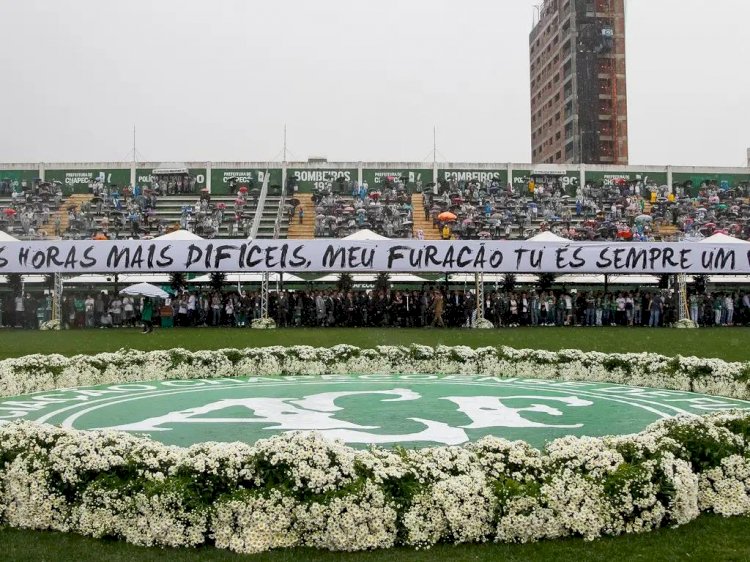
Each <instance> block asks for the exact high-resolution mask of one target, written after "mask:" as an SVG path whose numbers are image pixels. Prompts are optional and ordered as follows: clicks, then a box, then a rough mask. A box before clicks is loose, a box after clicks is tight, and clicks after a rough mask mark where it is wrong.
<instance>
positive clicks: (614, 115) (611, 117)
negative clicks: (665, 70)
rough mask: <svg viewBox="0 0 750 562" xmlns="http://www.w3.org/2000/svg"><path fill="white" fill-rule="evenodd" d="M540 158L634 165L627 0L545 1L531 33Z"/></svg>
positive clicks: (535, 148)
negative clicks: (630, 147) (627, 73)
mask: <svg viewBox="0 0 750 562" xmlns="http://www.w3.org/2000/svg"><path fill="white" fill-rule="evenodd" d="M529 43H530V60H531V80H530V84H531V149H532V152H531V155H532V161H533V162H534V163H574V164H579V163H583V164H613V165H622V164H627V163H628V103H627V91H626V80H625V0H545V1H544V2H543V4H542V5H541V7H540V8H539V14H538V21H537V22H536V24H535V26H534V29H533V30H532V31H531V35H530V36H529Z"/></svg>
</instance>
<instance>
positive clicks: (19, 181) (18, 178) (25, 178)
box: [0, 170, 39, 191]
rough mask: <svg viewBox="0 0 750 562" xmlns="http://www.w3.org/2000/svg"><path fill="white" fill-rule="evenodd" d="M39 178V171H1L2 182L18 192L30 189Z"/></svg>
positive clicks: (0, 179)
mask: <svg viewBox="0 0 750 562" xmlns="http://www.w3.org/2000/svg"><path fill="white" fill-rule="evenodd" d="M38 177H39V170H0V182H3V183H4V184H6V185H7V188H9V189H15V190H17V191H23V190H25V189H27V188H30V187H31V186H32V185H34V180H35V179H37V178H38Z"/></svg>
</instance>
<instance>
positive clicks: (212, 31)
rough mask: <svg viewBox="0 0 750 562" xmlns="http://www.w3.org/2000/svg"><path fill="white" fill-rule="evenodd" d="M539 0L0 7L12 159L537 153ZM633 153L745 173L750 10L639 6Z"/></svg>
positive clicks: (739, 6) (739, 5)
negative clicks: (532, 41) (534, 104)
mask: <svg viewBox="0 0 750 562" xmlns="http://www.w3.org/2000/svg"><path fill="white" fill-rule="evenodd" d="M538 1H541V0H464V1H457V0H451V1H448V0H356V1H355V0H202V1H197V0H179V1H177V0H127V1H119V0H118V1H113V0H0V21H1V22H2V30H3V48H2V49H0V65H1V68H2V72H1V73H0V76H1V77H2V78H1V79H2V88H0V126H1V127H2V134H1V135H0V161H2V162H38V161H46V162H54V161H58V162H59V161H119V160H123V159H129V158H130V157H131V155H130V154H129V152H130V151H131V150H132V127H133V124H136V126H137V145H138V153H139V159H142V160H154V161H170V160H211V161H234V160H242V161H249V160H253V161H255V160H267V159H281V150H282V147H283V127H284V124H285V123H286V124H287V127H288V147H289V159H290V160H291V159H294V158H296V159H302V160H305V159H307V158H308V157H310V156H325V157H327V158H328V159H329V160H331V161H334V160H335V161H344V160H347V161H349V160H351V161H359V160H364V161H377V160H390V161H401V160H407V161H416V162H419V161H423V160H425V161H426V160H429V161H431V160H432V131H433V125H434V126H436V127H437V139H438V151H439V156H438V159H439V160H444V161H466V162H507V161H514V162H528V161H530V157H531V149H530V146H529V144H530V141H529V92H528V88H529V85H528V84H529V69H528V33H529V31H530V29H531V26H532V15H533V7H532V6H533V5H534V4H535V3H537V2H538ZM627 18H628V20H627V25H628V32H627V33H628V37H627V40H628V95H629V119H630V162H631V163H632V164H674V165H717V166H718V165H721V166H738V165H744V164H745V153H746V148H747V147H750V71H749V70H748V68H750V40H749V39H748V37H749V36H748V30H749V29H750V28H749V27H748V22H750V2H748V1H747V0H629V4H628V13H627Z"/></svg>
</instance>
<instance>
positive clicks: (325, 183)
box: [287, 168, 359, 193]
mask: <svg viewBox="0 0 750 562" xmlns="http://www.w3.org/2000/svg"><path fill="white" fill-rule="evenodd" d="M358 176H359V171H358V170H357V169H356V168H351V169H348V170H344V169H322V168H320V169H318V168H315V169H310V168H307V169H291V170H288V171H287V181H290V180H291V181H292V182H293V183H294V184H295V185H296V186H297V190H298V191H299V192H301V193H312V192H313V191H316V190H322V189H335V187H336V185H337V184H339V183H343V184H345V185H346V187H347V188H348V186H349V184H350V182H352V181H354V182H356V181H357V180H358Z"/></svg>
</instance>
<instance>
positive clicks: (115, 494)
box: [0, 345, 750, 553]
mask: <svg viewBox="0 0 750 562" xmlns="http://www.w3.org/2000/svg"><path fill="white" fill-rule="evenodd" d="M352 372H357V373H361V374H366V373H393V372H399V373H405V374H406V373H428V374H434V373H450V374H457V375H460V374H486V375H490V376H524V377H535V378H541V379H552V378H556V379H564V380H591V381H608V382H612V383H625V384H635V385H645V384H648V385H649V386H659V387H663V388H673V389H680V390H683V389H685V390H688V389H693V390H700V391H701V392H707V393H711V394H717V395H728V396H732V397H735V398H748V397H750V390H749V389H748V379H749V378H750V366H749V365H748V364H747V363H727V362H723V361H719V360H716V359H699V358H685V357H676V358H668V357H663V356H659V355H654V354H646V353H644V354H610V355H608V354H602V353H594V352H591V353H585V352H581V351H574V350H563V351H559V352H550V351H534V350H516V349H511V348H506V347H502V348H482V349H470V348H468V347H444V346H439V347H437V348H430V347H425V346H413V347H379V348H377V349H375V350H368V349H359V348H356V347H353V346H348V345H339V346H335V347H332V348H329V349H323V348H312V347H307V346H296V347H290V348H282V347H269V348H263V349H242V350H239V349H225V350H218V351H197V352H190V351H186V350H182V349H174V350H168V351H153V352H140V351H125V350H121V351H118V352H116V353H107V354H101V355H96V356H76V357H71V358H66V357H62V356H58V355H52V356H41V355H33V356H28V357H23V358H19V359H8V360H5V361H1V362H0V395H6V396H10V395H18V394H24V393H30V392H37V391H43V390H50V389H54V388H63V387H71V386H82V385H98V384H106V383H127V382H134V381H142V380H163V379H167V378H171V379H174V378H181V379H188V378H205V377H206V376H207V374H210V375H209V376H214V377H227V376H249V375H250V376H252V375H262V376H275V375H301V374H322V373H326V374H345V373H352ZM749 427H750V414H747V413H742V412H722V413H718V414H711V415H708V416H704V417H684V418H673V419H668V420H662V421H660V422H657V423H655V424H652V425H651V426H649V427H648V428H647V429H646V430H645V431H643V432H642V433H640V434H637V435H630V436H618V437H605V438H589V437H586V438H578V437H564V438H561V439H557V440H555V441H553V442H551V443H549V444H548V445H547V446H546V447H545V448H544V449H543V450H538V449H535V448H533V447H531V446H530V445H528V444H527V443H524V442H521V441H517V442H509V441H506V440H503V439H498V438H495V437H485V438H483V439H481V440H479V441H477V442H475V443H470V444H467V445H465V446H462V447H435V448H429V449H422V450H408V451H407V450H399V449H396V450H385V449H380V448H373V449H370V450H365V451H361V450H354V449H352V448H350V447H347V446H345V445H343V444H341V443H338V442H331V441H327V440H325V439H323V438H322V437H321V436H320V435H318V434H315V433H292V434H285V435H281V436H277V437H273V438H271V439H267V440H261V441H258V442H257V443H255V444H254V445H247V444H243V443H229V444H227V443H202V444H199V445H195V446H193V447H190V448H179V447H173V446H167V445H162V444H160V443H157V442H153V441H150V440H148V439H145V438H140V437H135V436H133V435H130V434H125V433H117V432H98V431H77V430H71V429H62V428H58V427H53V426H49V425H44V424H38V423H33V422H26V421H21V422H13V423H6V424H4V425H0V525H8V526H11V527H23V528H31V529H53V530H59V531H66V532H76V533H80V534H84V535H89V536H93V537H115V538H120V539H123V540H126V541H128V542H132V543H134V544H140V545H160V546H172V547H174V546H196V545H200V544H204V543H206V542H211V541H213V542H214V543H215V544H216V546H217V547H219V548H226V549H230V550H233V551H236V552H243V553H256V552H263V551H266V550H269V549H275V548H289V547H295V546H308V547H314V548H320V549H327V550H335V551H357V550H368V549H375V548H389V547H392V546H395V545H408V546H412V547H417V548H429V547H430V546H432V545H434V544H436V543H438V542H452V543H464V542H483V541H498V542H502V541H507V542H527V541H536V540H542V539H553V538H558V537H569V536H580V537H583V538H585V539H587V540H592V539H595V538H597V537H600V536H608V535H609V536H614V535H619V534H622V533H636V532H644V531H648V530H651V529H654V528H657V527H659V526H663V525H681V524H684V523H686V522H688V521H691V520H692V519H694V518H695V517H697V516H698V515H699V513H700V512H706V511H711V512H714V513H717V514H721V515H725V516H729V515H748V514H750V460H749V459H750V430H748V428H749Z"/></svg>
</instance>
